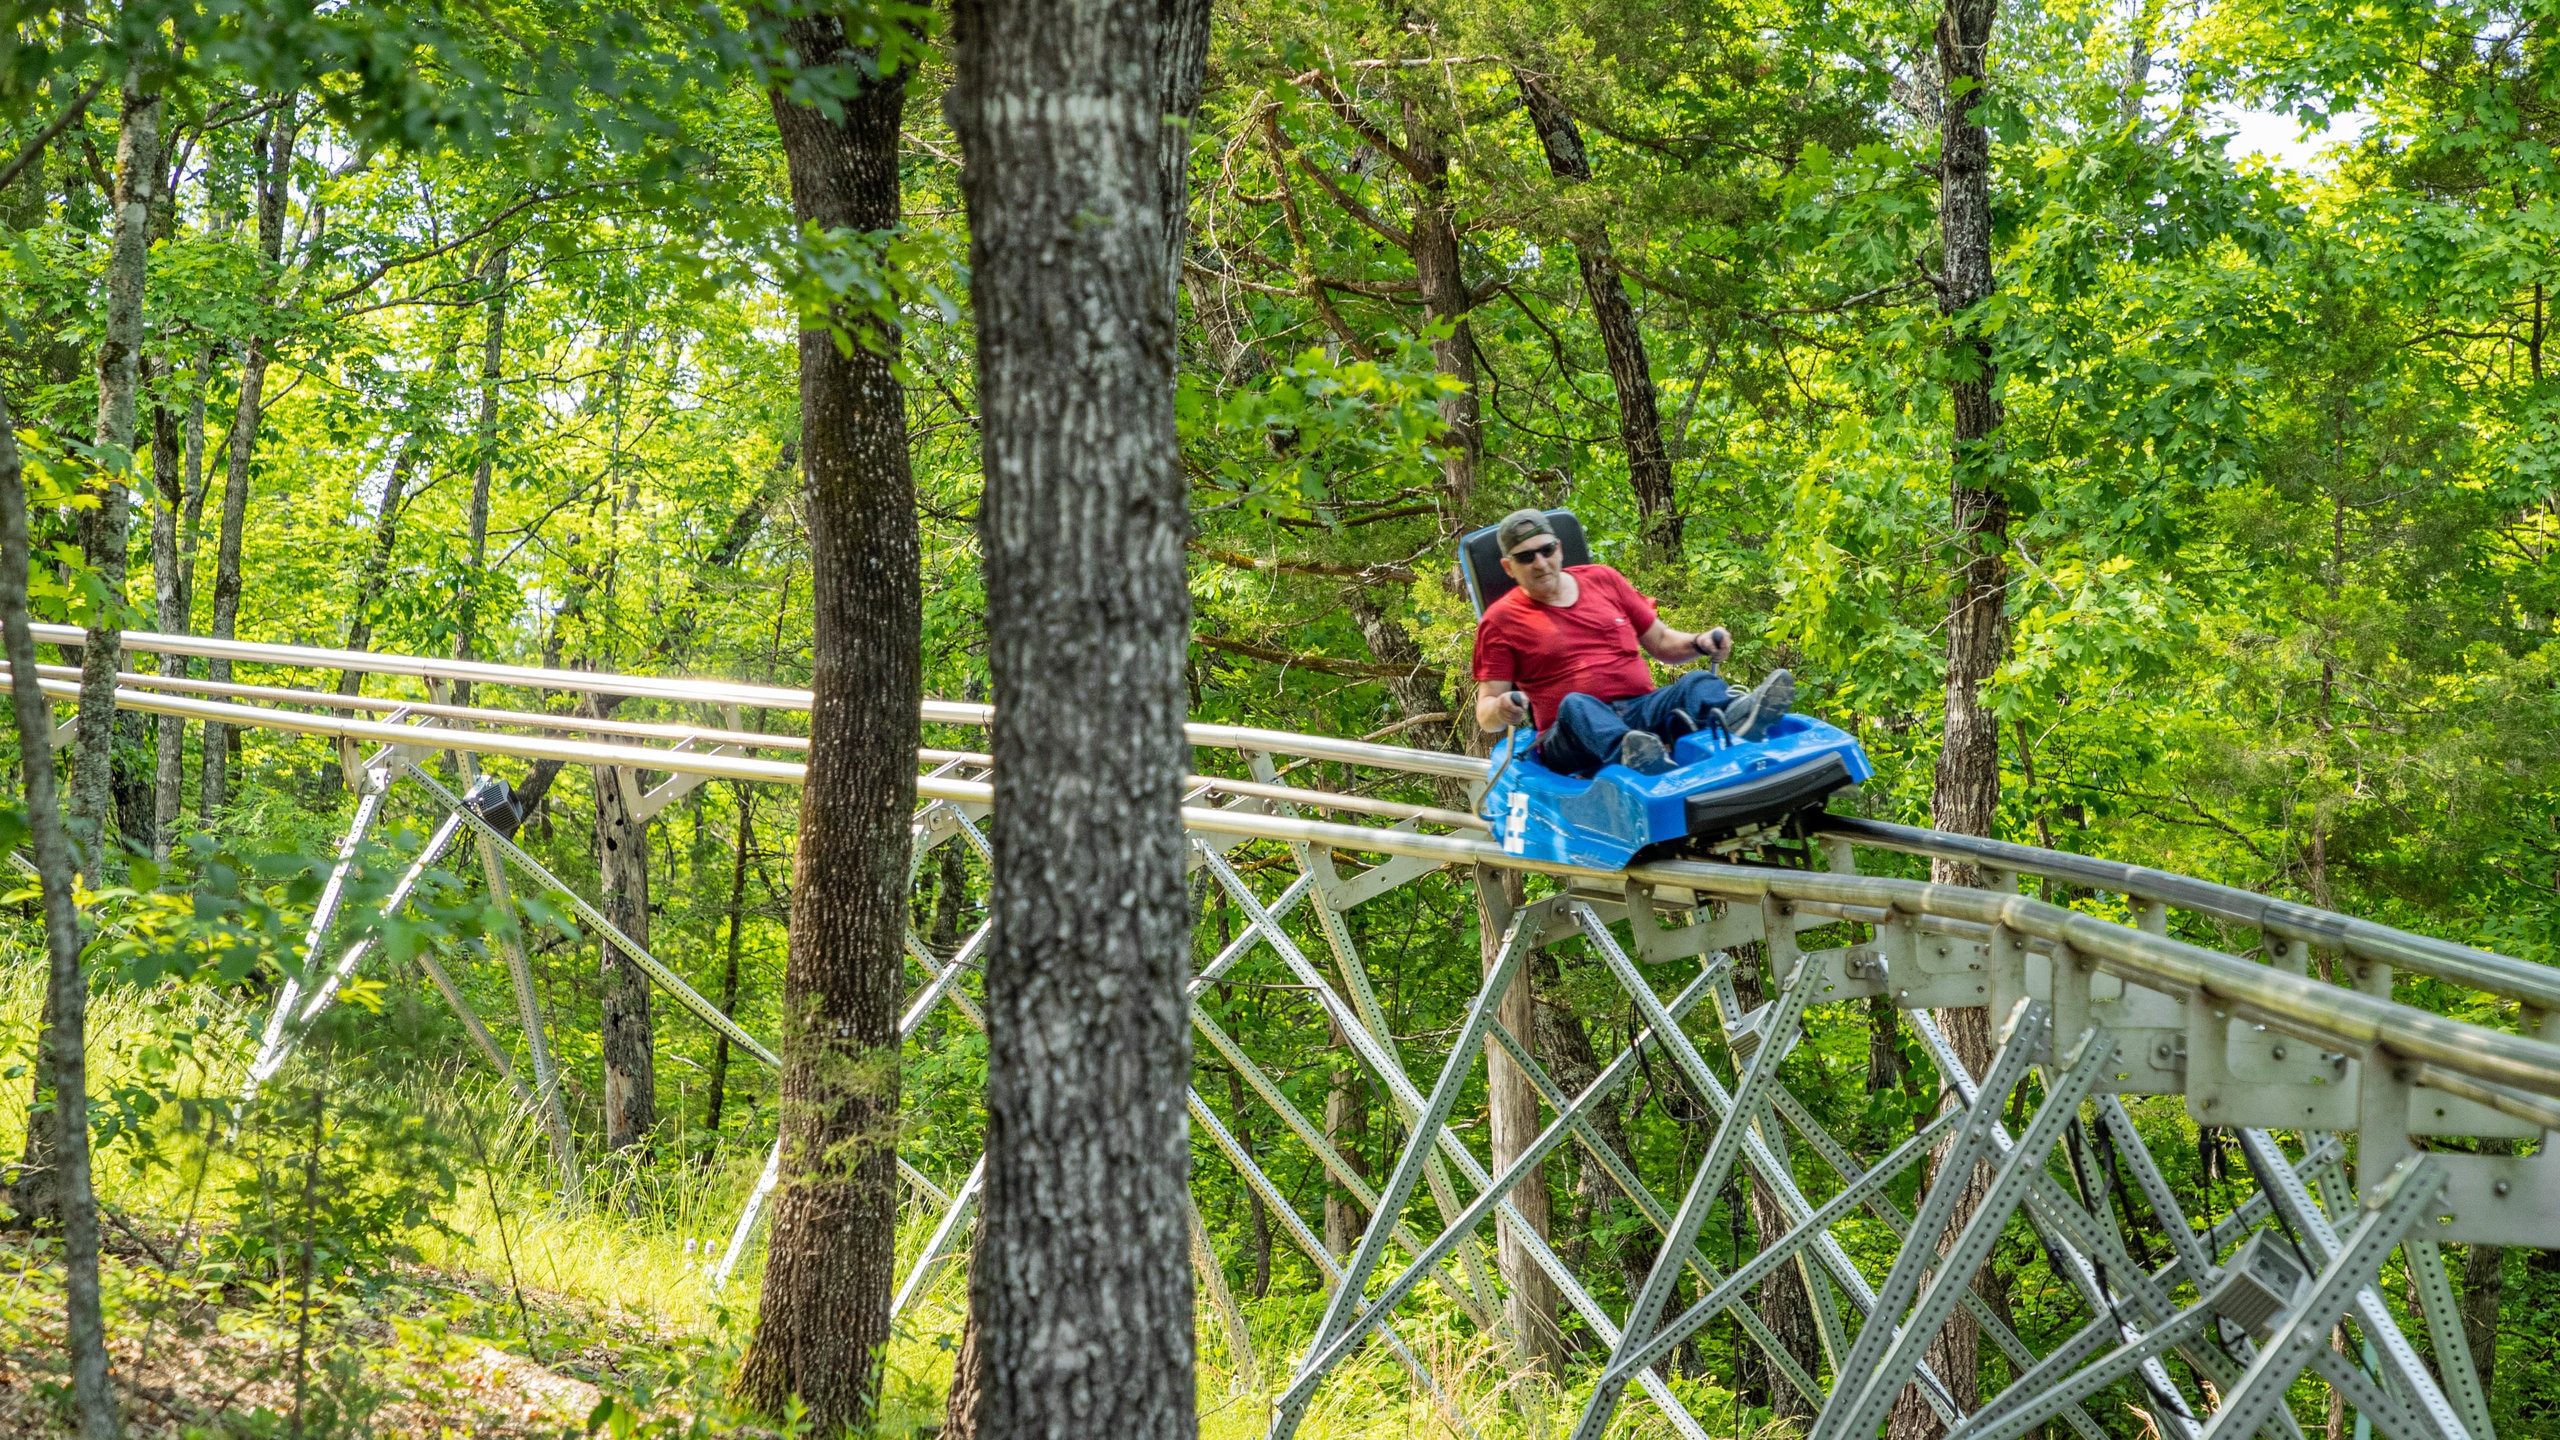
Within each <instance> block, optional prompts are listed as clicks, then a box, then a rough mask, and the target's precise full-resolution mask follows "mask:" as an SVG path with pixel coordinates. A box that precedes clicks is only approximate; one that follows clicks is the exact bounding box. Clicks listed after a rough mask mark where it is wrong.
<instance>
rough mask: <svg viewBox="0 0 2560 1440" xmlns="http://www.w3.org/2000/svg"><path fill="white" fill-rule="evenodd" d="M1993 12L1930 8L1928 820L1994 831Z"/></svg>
mask: <svg viewBox="0 0 2560 1440" xmlns="http://www.w3.org/2000/svg"><path fill="white" fill-rule="evenodd" d="M1998 15H1999V0H1946V4H1945V8H1944V10H1942V11H1941V12H1940V14H1939V17H1938V70H1939V73H1940V74H1941V75H1943V76H1944V77H1945V78H1946V81H1947V83H1948V86H1949V88H1950V90H1951V91H1952V90H1954V89H1956V88H1957V87H1958V84H1959V82H1961V81H1970V82H1972V83H1971V84H1970V86H1966V87H1964V88H1963V93H1962V94H1953V93H1950V94H1949V95H1948V96H1947V98H1946V101H1945V106H1944V109H1943V111H1942V121H1941V131H1940V135H1941V139H1940V143H1939V151H1938V164H1939V185H1938V224H1939V229H1940V235H1941V241H1942V244H1943V246H1944V249H1945V252H1946V254H1945V265H1946V282H1945V288H1944V289H1943V290H1942V291H1941V292H1940V294H1939V308H1940V310H1941V311H1942V312H1943V313H1944V314H1945V315H1947V316H1948V318H1949V321H1950V325H1949V333H1948V344H1949V346H1950V348H1951V349H1952V350H1953V351H1954V352H1955V353H1954V356H1953V359H1954V374H1955V378H1954V379H1953V380H1951V381H1950V382H1949V384H1948V387H1947V389H1948V400H1949V408H1950V409H1951V410H1952V411H1953V420H1954V425H1953V432H1954V433H1953V441H1954V450H1955V462H1954V468H1953V473H1952V474H1951V476H1950V478H1949V486H1948V488H1949V493H1950V505H1951V509H1952V511H1953V516H1954V522H1955V527H1954V528H1955V534H1956V537H1957V560H1956V570H1955V574H1954V576H1953V579H1954V586H1953V594H1952V596H1951V597H1950V599H1949V601H1948V615H1947V718H1946V743H1945V747H1944V748H1943V749H1942V750H1941V751H1940V752H1939V755H1938V769H1937V777H1936V788H1935V791H1934V793H1933V794H1932V796H1931V799H1930V821H1931V823H1932V824H1934V825H1935V826H1937V828H1939V829H1941V830H1946V831H1951V832H1953V833H1955V834H1959V835H1988V834H1990V833H1991V823H1992V820H1993V818H1994V816H1995V815H1996V814H1997V812H1998V810H1999V805H2000V730H1999V719H1998V717H1997V716H1995V715H1994V714H1993V713H1992V712H1991V710H1990V708H1989V707H1988V706H1986V705H1985V704H1984V703H1983V698H1982V686H1983V683H1984V682H1985V681H1987V680H1989V679H1990V678H1991V674H1992V672H1993V671H1995V670H1997V669H1998V668H1999V666H2000V661H2001V658H2002V656H2003V654H2004V653H2005V652H2006V650H2007V648H2008V626H2007V622H2006V618H2005V616H2004V615H2003V613H2002V609H2001V606H2002V600H2003V596H2004V594H2005V593H2006V588H2007V571H2008V566H2007V560H2006V549H2007V544H2008V525H2009V509H2008V502H2007V501H2006V500H2005V499H2003V498H2002V496H2001V494H2000V492H1999V490H1997V489H1996V488H1994V486H1995V484H1996V480H1995V476H1994V467H1993V465H1992V463H1991V461H1992V458H1993V456H1994V454H1995V453H1996V450H1997V445H1998V440H1997V434H1998V430H1999V425H2000V406H1999V403H1998V401H1997V400H1995V399H1994V398H1993V394H1992V382H1993V380H1994V379H1995V378H1996V377H1995V376H1994V375H1993V373H1992V361H1991V345H1990V342H1989V341H1988V340H1987V339H1985V338H1984V337H1983V336H1981V335H1980V334H1978V333H1976V332H1974V331H1973V330H1971V329H1969V328H1967V322H1965V321H1963V320H1961V319H1959V318H1957V317H1959V316H1961V315H1962V314H1963V313H1964V312H1965V311H1966V310H1968V309H1970V308H1972V307H1973V306H1974V305H1976V304H1977V303H1979V302H1980V301H1982V300H1983V299H1985V298H1986V297H1988V296H1989V295H1990V294H1991V292H1992V275H1991V191H1990V183H1991V136H1990V132H1989V131H1987V130H1985V129H1984V128H1983V127H1982V126H1981V125H1980V124H1978V123H1976V122H1975V120H1974V118H1973V117H1974V110H1975V107H1976V106H1978V105H1979V104H1981V102H1982V99H1983V87H1984V85H1985V83H1987V80H1988V67H1987V65H1986V63H1985V52H1986V51H1987V49H1988V48H1989V46H1990V43H1991V27H1992V22H1993V21H1994V20H1995V19H1997V18H1998ZM1931 870H1932V874H1933V877H1934V878H1935V879H1936V880H1937V881H1938V882H1939V883H1941V884H1949V885H1971V884H1975V883H1978V881H1979V879H1980V877H1979V875H1978V874H1977V872H1976V871H1975V870H1974V867H1972V866H1970V865H1961V864H1952V863H1950V862H1947V861H1944V860H1940V861H1936V862H1933V864H1932V866H1931ZM1938 1023H1939V1024H1940V1025H1941V1026H1942V1027H1943V1028H1944V1029H1945V1030H1946V1033H1947V1039H1948V1041H1949V1042H1950V1043H1951V1044H1952V1045H1953V1046H1954V1047H1955V1051H1956V1054H1957V1056H1958V1058H1960V1059H1961V1060H1962V1061H1963V1062H1964V1064H1965V1067H1966V1068H1967V1069H1969V1070H1971V1071H1972V1072H1973V1073H1974V1074H1975V1075H1976V1076H1980V1075H1981V1074H1982V1073H1983V1072H1984V1071H1986V1070H1988V1069H1989V1068H1990V1063H1991V1019H1990V1015H1989V1013H1988V1012H1986V1011H1984V1010H1981V1009H1979V1008H1976V1009H1965V1010H1941V1011H1939V1012H1938ZM1932 1169H1933V1179H1932V1183H1936V1184H1949V1183H1953V1184H1960V1185H1963V1186H1964V1187H1965V1195H1964V1202H1963V1204H1962V1205H1961V1206H1959V1207H1958V1210H1957V1213H1956V1216H1955V1218H1954V1219H1953V1220H1952V1221H1950V1222H1949V1224H1948V1227H1947V1236H1946V1238H1947V1239H1948V1240H1950V1241H1951V1240H1953V1239H1954V1237H1955V1235H1956V1233H1957V1232H1958V1231H1960V1230H1961V1229H1962V1228H1963V1226H1964V1224H1965V1222H1966V1221H1967V1220H1969V1219H1971V1218H1972V1216H1973V1212H1974V1210H1975V1209H1976V1208H1977V1206H1978V1205H1979V1203H1980V1199H1981V1194H1982V1191H1983V1188H1984V1180H1983V1176H1982V1172H1981V1170H1980V1168H1979V1167H1977V1168H1976V1170H1975V1171H1974V1173H1972V1174H1969V1175H1962V1176H1943V1175H1935V1174H1934V1169H1935V1166H1934V1162H1933V1166H1932ZM1982 1280H1983V1277H1982V1276H1981V1275H1980V1274H1977V1275H1976V1276H1975V1277H1974V1283H1975V1285H1976V1288H1977V1289H1978V1288H1980V1286H1981V1284H1982ZM1980 1338H1981V1337H1980V1334H1979V1332H1978V1330H1977V1327H1976V1326H1975V1324H1974V1321H1973V1317H1972V1316H1970V1315H1968V1314H1966V1313H1964V1312H1963V1311H1958V1312H1957V1313H1956V1314H1955V1316H1954V1317H1953V1318H1952V1319H1950V1320H1949V1321H1948V1322H1947V1327H1946V1329H1945V1330H1944V1331H1942V1332H1941V1333H1940V1334H1939V1336H1938V1338H1937V1339H1936V1340H1935V1341H1934V1342H1932V1343H1931V1345H1930V1347H1929V1363H1930V1364H1931V1365H1932V1366H1933V1367H1935V1368H1936V1369H1937V1372H1938V1375H1939V1378H1941V1379H1942V1380H1944V1381H1945V1382H1946V1385H1947V1388H1948V1389H1949V1391H1951V1392H1952V1393H1953V1394H1954V1396H1955V1399H1956V1403H1957V1404H1958V1405H1959V1406H1960V1407H1962V1408H1963V1409H1965V1410H1967V1411H1970V1410H1972V1409H1973V1407H1974V1399H1975V1394H1976V1392H1977V1390H1978V1381H1977V1374H1978V1359H1977V1354H1978V1350H1979V1345H1980ZM1887 1433H1888V1434H1889V1436H1890V1437H1891V1440H1928V1437H1933V1436H1936V1435H1938V1434H1941V1433H1943V1427H1941V1426H1940V1425H1939V1424H1938V1420H1937V1417H1936V1415H1934V1414H1932V1413H1931V1412H1930V1410H1929V1409H1928V1407H1927V1406H1926V1405H1924V1404H1922V1403H1921V1402H1920V1399H1919V1395H1918V1392H1917V1391H1915V1390H1913V1389H1910V1388H1908V1387H1906V1388H1905V1389H1904V1390H1903V1392H1902V1394H1901V1395H1900V1396H1899V1397H1898V1398H1897V1399H1896V1401H1895V1404H1894V1410H1893V1418H1892V1421H1891V1423H1890V1426H1889V1428H1888V1432H1887Z"/></svg>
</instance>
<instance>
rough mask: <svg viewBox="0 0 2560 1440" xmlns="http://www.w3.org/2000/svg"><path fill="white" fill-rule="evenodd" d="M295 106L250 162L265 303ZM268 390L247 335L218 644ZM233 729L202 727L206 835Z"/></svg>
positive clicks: (280, 114)
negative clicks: (255, 185)
mask: <svg viewBox="0 0 2560 1440" xmlns="http://www.w3.org/2000/svg"><path fill="white" fill-rule="evenodd" d="M295 99H296V97H294V96H291V95H288V96H286V97H285V99H284V101H283V103H282V104H280V105H278V106H277V107H276V108H275V109H274V110H272V111H269V112H268V114H267V120H266V123H265V124H264V125H262V126H260V127H259V130H258V138H257V140H256V142H255V143H254V144H253V145H252V147H251V149H250V157H251V162H252V165H253V167H254V168H255V170H256V172H257V177H258V255H259V257H260V259H261V261H262V262H263V265H264V270H265V280H264V282H263V283H262V285H261V286H260V292H259V293H260V299H261V302H263V301H264V299H265V297H266V295H267V294H269V293H270V292H272V290H273V289H274V285H275V270H276V264H277V262H278V260H279V259H281V258H282V256H283V254H284V206H285V190H286V186H287V184H288V182H290V180H291V179H292V176H293V148H294V134H295V129H296V125H295V120H294V110H295V108H296V107H295ZM266 385H267V342H266V340H265V338H264V337H263V336H255V335H253V336H251V337H250V339H249V343H248V346H247V348H246V350H245V351H244V352H243V353H242V355H241V357H240V398H239V403H238V405H237V407H236V408H235V409H234V411H233V413H232V417H231V455H230V464H229V468H228V469H226V470H225V471H224V473H223V478H222V532H221V536H220V538H219V539H218V540H216V541H215V548H214V559H213V623H212V624H211V625H210V626H209V627H208V631H209V633H210V634H211V635H212V636H213V637H214V638H215V639H217V640H229V639H233V638H235V637H236V636H237V634H238V631H239V623H240V543H241V533H242V531H243V530H244V529H245V528H246V527H247V525H248V522H249V458H250V456H251V455H253V454H254V453H256V450H257V445H258V422H259V420H260V419H261V418H262V412H261V409H260V406H261V404H262V402H263V400H264V397H265V394H266ZM206 669H207V672H208V673H209V674H210V675H211V676H212V678H214V679H215V680H220V681H228V680H230V678H231V662H230V661H228V660H214V661H211V662H209V663H208V664H207V666H206ZM230 732H231V727H230V726H228V725H223V724H220V723H218V722H215V721H211V720H208V721H206V722H205V727H204V775H203V778H202V779H201V780H199V781H198V782H197V785H196V816H197V819H198V821H199V822H200V823H201V824H202V825H203V826H204V828H206V829H208V830H210V829H212V828H213V827H214V824H215V822H216V820H217V819H218V818H219V817H220V816H221V814H222V808H223V806H224V804H225V803H226V802H227V801H228V799H229V794H228V789H229V781H230V775H231V767H230V760H231V733H230Z"/></svg>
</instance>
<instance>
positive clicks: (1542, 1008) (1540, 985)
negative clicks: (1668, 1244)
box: [1529, 950, 1662, 1295]
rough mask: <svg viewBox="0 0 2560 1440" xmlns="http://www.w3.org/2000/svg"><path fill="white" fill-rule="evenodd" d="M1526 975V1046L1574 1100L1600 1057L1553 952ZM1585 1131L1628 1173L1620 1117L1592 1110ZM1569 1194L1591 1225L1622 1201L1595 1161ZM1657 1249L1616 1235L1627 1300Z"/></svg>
mask: <svg viewBox="0 0 2560 1440" xmlns="http://www.w3.org/2000/svg"><path fill="white" fill-rule="evenodd" d="M1530 974H1531V976H1532V977H1533V981H1534V984H1535V987H1536V992H1537V996H1538V1038H1537V1039H1535V1040H1532V1041H1530V1042H1529V1043H1530V1044H1531V1045H1532V1046H1533V1047H1534V1049H1535V1053H1536V1054H1537V1056H1538V1059H1539V1061H1540V1062H1541V1063H1542V1064H1544V1065H1545V1066H1546V1067H1547V1073H1548V1074H1549V1075H1551V1076H1552V1077H1553V1078H1554V1079H1555V1082H1556V1084H1557V1085H1558V1086H1559V1087H1560V1088H1562V1089H1563V1091H1564V1093H1565V1094H1567V1095H1579V1094H1581V1093H1582V1092H1583V1091H1585V1090H1588V1089H1590V1088H1591V1082H1592V1081H1594V1080H1596V1079H1598V1078H1599V1076H1600V1068H1601V1067H1600V1057H1599V1055H1598V1053H1597V1052H1595V1051H1594V1050H1593V1049H1592V1047H1591V1035H1590V1032H1589V1031H1587V1030H1585V1029H1584V1028H1583V1025H1582V1016H1581V1015H1580V1014H1579V1013H1578V1012H1577V1010H1576V1009H1575V1006H1574V1003H1573V998H1572V997H1571V996H1570V995H1568V994H1566V993H1565V987H1564V972H1563V967H1562V966H1560V965H1559V964H1558V963H1557V962H1556V957H1555V953H1554V952H1553V951H1549V950H1541V951H1539V952H1537V954H1535V955H1534V956H1532V957H1531V963H1530ZM1621 1103H1623V1101H1622V1102H1621ZM1591 1128H1592V1129H1593V1130H1595V1131H1597V1132H1599V1137H1600V1143H1601V1144H1602V1145H1604V1146H1606V1147H1607V1148H1608V1150H1609V1152H1610V1153H1611V1154H1613V1155H1615V1156H1617V1157H1618V1159H1620V1160H1621V1161H1625V1162H1627V1165H1628V1168H1629V1169H1631V1170H1632V1169H1633V1168H1634V1160H1633V1157H1634V1154H1635V1151H1634V1149H1633V1147H1631V1146H1630V1145H1629V1144H1628V1143H1627V1126H1626V1115H1625V1112H1624V1111H1622V1110H1621V1109H1620V1108H1619V1106H1618V1105H1617V1104H1609V1105H1601V1106H1598V1107H1596V1108H1595V1109H1594V1110H1593V1111H1592V1114H1591ZM1575 1192H1576V1194H1577V1197H1578V1199H1579V1202H1580V1204H1581V1205H1582V1206H1584V1207H1586V1208H1588V1210H1589V1211H1590V1213H1591V1215H1592V1217H1593V1218H1594V1220H1595V1221H1596V1220H1597V1219H1598V1218H1599V1217H1600V1216H1602V1215H1604V1214H1606V1213H1607V1212H1609V1211H1611V1210H1614V1209H1615V1208H1616V1207H1617V1206H1618V1205H1619V1204H1620V1203H1621V1202H1622V1201H1623V1199H1624V1197H1623V1196H1622V1195H1621V1194H1620V1193H1619V1190H1618V1186H1617V1182H1616V1181H1615V1180H1613V1179H1611V1178H1610V1177H1609V1174H1608V1172H1607V1171H1606V1170H1604V1169H1602V1168H1601V1166H1600V1164H1599V1162H1597V1161H1596V1160H1592V1161H1586V1162H1585V1163H1583V1164H1582V1165H1581V1166H1580V1167H1579V1169H1578V1177H1577V1180H1576V1183H1575ZM1627 1203H1629V1204H1630V1205H1631V1204H1632V1202H1627ZM1661 1249H1662V1247H1661V1246H1660V1245H1659V1244H1657V1243H1656V1242H1655V1239H1654V1234H1653V1231H1652V1229H1651V1228H1650V1227H1648V1226H1646V1225H1643V1224H1635V1225H1630V1226H1628V1227H1626V1228H1625V1229H1624V1230H1622V1231H1620V1233H1619V1237H1618V1247H1617V1255H1616V1260H1617V1266H1618V1279H1619V1283H1620V1284H1622V1285H1623V1286H1624V1287H1625V1289H1626V1292H1627V1293H1628V1294H1629V1295H1633V1294H1635V1293H1636V1292H1637V1291H1639V1290H1642V1289H1643V1288H1644V1282H1645V1277H1646V1276H1648V1275H1651V1274H1652V1273H1653V1262H1654V1258H1655V1257H1656V1256H1657V1255H1658V1254H1660V1253H1661Z"/></svg>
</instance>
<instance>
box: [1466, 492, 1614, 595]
mask: <svg viewBox="0 0 2560 1440" xmlns="http://www.w3.org/2000/svg"><path fill="white" fill-rule="evenodd" d="M1546 516H1547V528H1549V529H1551V530H1553V531H1555V532H1556V543H1558V544H1560V545H1562V546H1564V563H1566V564H1567V565H1588V564H1590V563H1591V542H1590V541H1589V540H1587V539H1585V538H1584V537H1583V534H1582V522H1581V521H1580V520H1577V519H1575V518H1574V515H1573V512H1572V511H1570V510H1549V511H1547V512H1546ZM1500 528H1502V527H1501V526H1500V525H1499V524H1495V525H1487V526H1486V527H1484V528H1483V529H1481V530H1470V531H1468V532H1467V533H1466V535H1465V536H1464V537H1462V538H1461V539H1460V540H1459V541H1458V574H1459V575H1460V576H1461V577H1462V578H1464V579H1465V580H1466V582H1467V598H1468V599H1469V600H1472V601H1474V602H1475V607H1476V613H1477V614H1478V615H1482V614H1483V613H1484V607H1486V606H1487V605H1490V604H1492V603H1493V602H1494V601H1496V600H1499V599H1501V598H1502V597H1503V596H1504V595H1505V594H1507V593H1509V592H1510V591H1513V590H1517V589H1519V588H1520V586H1519V583H1518V582H1517V581H1514V580H1513V579H1512V578H1511V576H1510V575H1509V574H1508V573H1506V572H1505V571H1504V570H1503V568H1502V546H1501V545H1500V544H1498V543H1496V542H1495V539H1494V534H1493V532H1494V531H1496V530H1498V529H1500Z"/></svg>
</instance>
